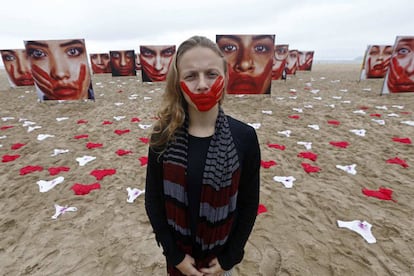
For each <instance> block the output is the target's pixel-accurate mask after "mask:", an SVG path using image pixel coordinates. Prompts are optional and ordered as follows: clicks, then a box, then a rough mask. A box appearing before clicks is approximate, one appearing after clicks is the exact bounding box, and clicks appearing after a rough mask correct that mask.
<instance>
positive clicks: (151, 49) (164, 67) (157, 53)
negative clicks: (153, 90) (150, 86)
mask: <svg viewBox="0 0 414 276" xmlns="http://www.w3.org/2000/svg"><path fill="white" fill-rule="evenodd" d="M174 54H175V46H174V45H169V46H141V47H140V62H141V67H142V70H143V71H144V72H145V74H146V76H147V77H148V78H149V80H150V81H153V82H156V81H165V79H166V78H167V73H168V70H169V68H170V64H171V61H172V58H173V56H174Z"/></svg>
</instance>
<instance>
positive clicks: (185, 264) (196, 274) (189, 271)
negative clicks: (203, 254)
mask: <svg viewBox="0 0 414 276" xmlns="http://www.w3.org/2000/svg"><path fill="white" fill-rule="evenodd" d="M176 268H177V269H178V270H179V271H181V273H182V274H184V275H186V276H204V274H203V273H201V272H200V271H198V270H197V269H196V268H195V260H194V258H193V257H191V256H190V255H188V254H185V257H184V260H182V261H181V263H179V264H178V265H176Z"/></svg>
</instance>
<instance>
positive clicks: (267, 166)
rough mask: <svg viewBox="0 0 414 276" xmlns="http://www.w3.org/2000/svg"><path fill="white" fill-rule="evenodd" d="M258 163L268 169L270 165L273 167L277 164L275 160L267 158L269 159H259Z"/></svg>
mask: <svg viewBox="0 0 414 276" xmlns="http://www.w3.org/2000/svg"><path fill="white" fill-rule="evenodd" d="M260 165H261V166H262V167H263V168H265V169H268V168H270V167H273V166H275V165H277V163H276V162H275V161H273V160H269V161H263V160H261V161H260Z"/></svg>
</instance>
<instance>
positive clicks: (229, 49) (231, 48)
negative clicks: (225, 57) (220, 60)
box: [221, 44, 237, 53]
mask: <svg viewBox="0 0 414 276" xmlns="http://www.w3.org/2000/svg"><path fill="white" fill-rule="evenodd" d="M221 49H222V50H223V51H224V52H226V53H231V52H234V51H236V50H237V47H236V45H232V44H227V45H224V46H223V47H221Z"/></svg>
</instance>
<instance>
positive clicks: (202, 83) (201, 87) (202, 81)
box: [197, 75, 208, 93]
mask: <svg viewBox="0 0 414 276" xmlns="http://www.w3.org/2000/svg"><path fill="white" fill-rule="evenodd" d="M207 90H208V85H207V82H206V78H205V77H204V76H203V75H201V76H200V77H199V80H198V84H197V92H200V93H203V92H205V91H207Z"/></svg>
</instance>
